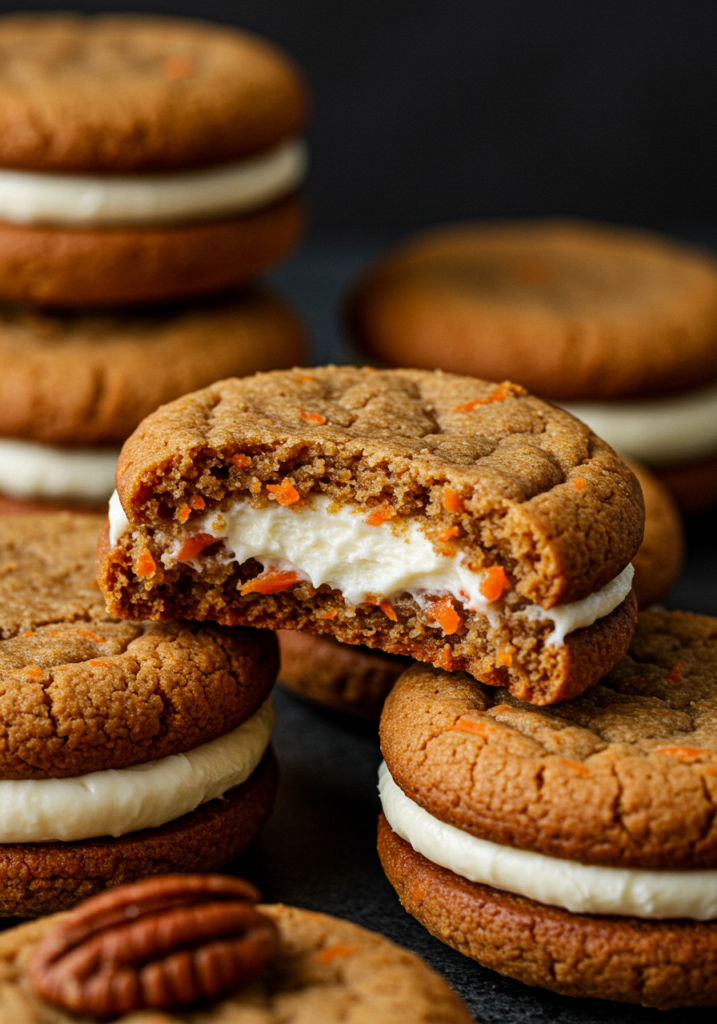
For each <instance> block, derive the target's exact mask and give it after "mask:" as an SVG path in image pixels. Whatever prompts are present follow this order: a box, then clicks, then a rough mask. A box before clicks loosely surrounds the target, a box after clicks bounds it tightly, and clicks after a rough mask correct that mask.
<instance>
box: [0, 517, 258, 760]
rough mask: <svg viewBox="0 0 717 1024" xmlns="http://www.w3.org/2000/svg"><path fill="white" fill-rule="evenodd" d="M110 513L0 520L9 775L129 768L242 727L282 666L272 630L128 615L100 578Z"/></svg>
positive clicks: (0, 640) (0, 720)
mask: <svg viewBox="0 0 717 1024" xmlns="http://www.w3.org/2000/svg"><path fill="white" fill-rule="evenodd" d="M101 526H102V518H101V517H100V516H80V515H72V514H70V513H53V514H47V515H42V514H39V515H34V516H24V517H17V518H13V517H5V518H2V519H0V778H4V779H32V778H35V779H42V778H64V777H69V776H75V775H84V774H86V773H88V772H92V771H100V770H104V769H108V768H124V767H128V766H129V765H134V764H142V763H144V762H146V761H151V760H155V759H156V758H160V757H167V756H169V755H171V754H176V753H180V752H182V751H185V750H189V749H191V748H193V747H196V746H199V745H200V744H201V743H205V742H207V741H209V740H212V739H215V738H216V737H218V736H221V735H223V734H224V733H226V732H228V731H230V730H231V729H233V728H235V727H236V726H238V725H240V724H241V723H242V722H243V721H244V720H245V719H247V718H248V717H249V716H250V715H252V714H253V713H254V711H256V710H257V709H258V707H259V706H260V704H261V703H262V702H263V701H264V700H265V699H266V697H267V696H268V694H269V691H270V689H271V686H272V684H273V682H274V679H275V677H276V673H277V670H278V654H277V645H276V640H275V638H274V636H273V634H272V633H271V632H270V631H268V630H254V629H241V628H236V629H225V628H222V627H220V626H209V627H207V626H200V625H198V624H194V623H189V622H182V623H177V622H167V623H162V624H154V623H143V622H126V621H125V622H122V621H119V620H118V619H116V618H114V617H113V616H111V615H109V614H108V613H107V611H106V610H105V605H104V601H103V599H102V595H101V594H100V590H99V587H98V585H97V582H96V579H95V572H94V553H95V547H96V544H97V536H98V533H99V531H100V528H101Z"/></svg>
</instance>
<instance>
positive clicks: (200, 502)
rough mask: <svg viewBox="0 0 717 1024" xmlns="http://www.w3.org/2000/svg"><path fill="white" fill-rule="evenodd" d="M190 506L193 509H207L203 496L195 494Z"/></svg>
mask: <svg viewBox="0 0 717 1024" xmlns="http://www.w3.org/2000/svg"><path fill="white" fill-rule="evenodd" d="M189 504H190V505H191V506H192V508H206V505H207V503H206V501H205V500H204V498H203V497H202V496H201V494H195V495H194V497H193V498H192V500H191V501H190V503H189Z"/></svg>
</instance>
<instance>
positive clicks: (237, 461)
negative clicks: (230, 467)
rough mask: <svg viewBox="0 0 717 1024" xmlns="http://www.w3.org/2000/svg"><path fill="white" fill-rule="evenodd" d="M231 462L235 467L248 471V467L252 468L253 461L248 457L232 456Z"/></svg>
mask: <svg viewBox="0 0 717 1024" xmlns="http://www.w3.org/2000/svg"><path fill="white" fill-rule="evenodd" d="M229 461H230V462H232V463H234V465H235V466H239V468H240V469H246V467H247V466H251V459H250V458H249V456H248V455H232V457H231V459H229Z"/></svg>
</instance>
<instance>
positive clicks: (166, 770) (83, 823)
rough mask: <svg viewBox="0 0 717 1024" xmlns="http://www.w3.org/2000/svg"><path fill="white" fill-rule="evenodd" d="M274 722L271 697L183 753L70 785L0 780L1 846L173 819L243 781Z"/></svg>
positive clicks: (115, 832)
mask: <svg viewBox="0 0 717 1024" xmlns="http://www.w3.org/2000/svg"><path fill="white" fill-rule="evenodd" d="M274 717H275V716H274V708H273V705H272V702H271V698H269V699H268V700H267V701H266V702H265V703H264V704H262V706H261V707H260V708H259V710H258V711H257V712H256V713H255V714H254V715H252V717H251V718H249V719H247V721H246V722H244V723H243V724H242V725H240V726H239V727H238V728H237V729H234V730H233V731H232V732H230V733H227V735H226V736H222V737H220V738H219V739H217V740H211V741H210V742H209V743H203V744H202V745H201V746H199V747H195V748H194V750H189V751H187V753H185V754H174V755H172V756H171V757H163V758H160V759H159V760H158V761H149V762H147V763H146V764H138V765H135V766H133V767H132V768H119V769H109V770H107V771H102V772H91V773H90V774H89V775H79V776H77V777H76V778H71V779H6V780H4V781H0V843H42V842H50V841H52V840H62V841H64V842H70V841H72V840H74V839H89V838H91V837H93V836H123V835H126V834H127V833H128V832H138V831H140V830H141V829H144V828H158V827H159V826H160V825H164V824H166V823H167V822H168V821H174V820H175V818H179V817H181V816H182V815H183V814H189V812H190V811H193V810H195V809H196V808H197V807H199V806H200V805H201V804H204V803H207V802H208V801H209V800H214V799H216V798H217V797H220V796H223V795H224V793H226V792H227V790H229V789H231V788H232V787H233V786H239V785H240V784H241V783H242V782H245V781H246V779H248V778H249V776H250V775H251V773H252V772H253V771H254V769H255V768H256V766H257V765H258V764H259V762H260V761H261V759H262V757H263V755H264V751H265V750H266V748H267V746H268V744H269V738H270V736H271V730H272V728H273V725H274Z"/></svg>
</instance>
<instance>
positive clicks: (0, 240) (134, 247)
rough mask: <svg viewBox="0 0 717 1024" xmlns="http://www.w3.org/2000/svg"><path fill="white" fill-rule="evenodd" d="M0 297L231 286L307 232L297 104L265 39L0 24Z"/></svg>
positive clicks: (162, 293) (136, 28)
mask: <svg viewBox="0 0 717 1024" xmlns="http://www.w3.org/2000/svg"><path fill="white" fill-rule="evenodd" d="M0 67H1V68H2V70H1V71H0V299H5V300H10V301H17V302H27V303H31V304H38V305H45V306H62V307H68V306H107V305H118V304H134V303H145V302H158V301H165V300H168V299H174V298H186V297H188V296H192V295H202V294H209V293H211V292H218V291H221V290H223V289H226V288H230V287H233V286H236V285H237V284H240V283H243V282H244V281H246V280H249V279H251V278H253V277H256V276H257V275H258V274H259V273H261V272H262V271H264V270H265V269H266V268H267V267H269V266H271V265H273V264H274V263H275V262H276V261H277V260H279V259H281V258H282V257H283V256H284V255H285V254H286V253H287V252H288V251H289V250H290V249H291V248H293V246H294V245H295V243H296V242H297V240H298V238H299V236H300V234H301V231H302V225H303V211H302V204H301V202H300V200H299V199H298V198H297V189H298V187H299V185H300V184H301V181H302V179H303V177H304V173H305V167H306V153H305V148H304V144H303V142H302V141H301V139H300V137H299V136H300V132H301V130H302V128H303V126H304V122H305V119H306V112H307V95H306V89H305V86H304V83H303V80H302V78H301V76H300V73H299V72H298V69H297V68H296V67H295V66H294V65H293V63H292V62H291V61H290V60H289V59H288V58H287V57H285V56H284V54H282V53H281V52H280V51H279V50H277V49H276V48H275V47H273V46H272V45H271V44H270V43H268V42H266V41H264V40H261V39H258V38H256V37H254V36H252V35H248V34H246V33H244V32H240V31H238V30H236V29H233V28H229V27H226V26H219V25H209V24H202V23H201V22H191V21H181V20H176V19H170V18H159V17H141V16H136V15H110V16H102V17H83V16H79V15H69V14H23V15H13V16H9V17H5V18H2V19H0Z"/></svg>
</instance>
